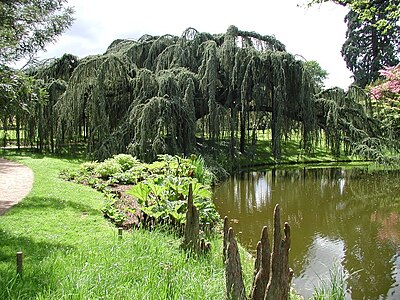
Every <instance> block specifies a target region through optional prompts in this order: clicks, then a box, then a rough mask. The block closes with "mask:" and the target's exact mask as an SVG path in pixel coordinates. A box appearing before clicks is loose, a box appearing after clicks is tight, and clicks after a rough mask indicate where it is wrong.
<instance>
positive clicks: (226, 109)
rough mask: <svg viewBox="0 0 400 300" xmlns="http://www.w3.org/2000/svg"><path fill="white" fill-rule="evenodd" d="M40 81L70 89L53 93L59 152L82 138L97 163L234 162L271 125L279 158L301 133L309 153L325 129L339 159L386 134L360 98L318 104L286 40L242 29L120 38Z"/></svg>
mask: <svg viewBox="0 0 400 300" xmlns="http://www.w3.org/2000/svg"><path fill="white" fill-rule="evenodd" d="M36 74H37V75H36V76H37V77H38V78H43V79H44V80H45V81H46V82H48V83H51V82H57V81H60V80H61V81H62V82H64V83H65V85H63V86H65V92H64V93H63V94H62V95H61V96H60V89H56V91H57V92H56V93H55V95H53V93H52V92H51V90H49V97H50V98H52V99H53V100H52V103H54V115H55V116H56V118H54V119H53V120H54V122H56V125H57V131H56V132H57V133H56V142H57V145H58V146H61V145H63V144H65V143H69V142H74V141H82V140H83V141H85V142H86V145H87V150H88V152H89V154H90V155H92V156H93V157H94V158H97V159H102V158H106V157H109V156H111V155H113V154H115V153H120V152H129V153H131V154H133V155H136V156H138V157H139V158H141V159H145V160H151V159H153V158H154V157H155V156H156V155H157V154H159V153H183V154H186V155H187V154H189V153H191V152H192V151H196V150H199V148H200V147H203V148H205V146H207V151H208V152H214V153H215V152H216V151H218V150H219V147H226V148H227V149H228V150H229V153H230V154H231V155H235V154H237V153H238V152H244V151H246V147H247V146H248V144H249V143H253V144H254V143H255V142H256V141H257V132H258V129H260V128H261V127H262V126H263V124H265V120H267V124H266V126H267V127H268V128H270V130H271V132H272V142H271V143H272V151H273V156H274V158H275V159H276V160H277V161H279V160H280V157H281V140H282V139H283V138H284V137H288V136H290V134H291V133H292V132H294V131H295V132H298V133H300V134H301V137H302V146H303V147H304V148H306V149H308V150H309V149H312V147H313V145H314V143H315V141H316V138H317V137H318V136H319V134H318V133H319V132H320V130H319V129H321V128H322V130H325V132H326V134H327V135H326V136H327V138H328V140H329V141H330V142H331V146H332V149H334V151H335V152H336V153H338V152H339V150H340V148H341V147H340V146H341V145H342V143H346V145H348V147H347V149H354V148H355V147H353V146H352V145H353V144H354V143H355V144H356V145H358V144H359V143H360V142H364V139H366V138H370V137H371V136H372V137H374V138H377V137H379V135H378V133H377V131H375V130H374V129H372V128H375V127H373V125H371V124H373V121H372V119H370V118H369V117H368V116H367V115H366V113H365V110H364V106H362V105H359V104H358V102H357V101H359V94H360V93H351V92H348V93H344V92H338V91H328V92H326V93H324V94H319V95H318V98H319V99H316V98H315V91H316V89H315V85H314V82H313V80H312V77H311V75H310V73H309V72H307V71H306V69H305V67H304V63H303V62H302V61H299V60H296V59H295V57H294V56H293V55H291V54H289V53H287V52H286V51H285V46H284V45H283V44H282V43H281V42H279V41H278V40H276V39H275V38H274V37H272V36H263V35H260V34H258V33H255V32H247V31H240V30H239V29H238V28H236V27H234V26H231V27H229V28H228V30H227V32H226V33H225V34H214V35H212V34H209V33H200V32H198V31H196V30H195V29H193V28H189V29H187V30H186V31H184V32H183V34H182V36H180V37H178V36H172V35H163V36H150V35H144V36H142V37H141V38H140V39H139V40H137V41H133V40H116V41H114V42H113V43H112V44H111V45H110V46H109V48H108V49H107V51H106V52H105V53H104V54H103V55H97V56H89V57H86V58H84V59H82V60H80V61H79V62H77V63H76V58H75V57H73V56H70V55H65V56H64V57H62V58H61V59H59V60H56V61H54V62H52V63H51V64H48V65H45V66H44V67H42V68H38V70H37V71H36ZM355 96H357V97H355ZM53 97H54V98H53ZM350 102H351V103H350ZM349 110H350V111H351V112H352V114H350V115H346V117H343V115H345V114H346V113H347V111H349ZM360 118H363V119H362V121H360ZM353 119H355V120H357V122H355V123H352V122H353ZM332 124H334V126H332ZM350 125H351V126H352V127H351V128H350V129H349V128H348V127H349V126H350ZM361 132H362V133H361ZM341 134H345V135H346V134H347V135H348V136H346V137H342V136H341ZM338 136H340V137H341V138H339V139H338V138H337V137H338ZM224 149H225V148H224Z"/></svg>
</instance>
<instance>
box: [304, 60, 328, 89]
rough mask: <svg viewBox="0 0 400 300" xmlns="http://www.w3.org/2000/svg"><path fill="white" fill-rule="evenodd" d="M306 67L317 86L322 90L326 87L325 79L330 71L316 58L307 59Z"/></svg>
mask: <svg viewBox="0 0 400 300" xmlns="http://www.w3.org/2000/svg"><path fill="white" fill-rule="evenodd" d="M304 68H305V70H306V71H307V72H308V73H309V74H310V76H311V78H312V80H313V81H314V83H315V85H316V87H317V88H318V89H319V90H321V89H322V88H323V87H324V80H325V79H326V78H327V77H328V75H329V73H328V72H327V71H326V70H324V69H322V68H321V66H320V65H319V63H318V62H317V61H315V60H307V61H305V62H304Z"/></svg>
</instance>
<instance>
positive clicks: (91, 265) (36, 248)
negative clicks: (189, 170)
mask: <svg viewBox="0 0 400 300" xmlns="http://www.w3.org/2000/svg"><path fill="white" fill-rule="evenodd" d="M0 156H3V157H5V158H9V159H13V160H16V161H19V162H21V163H23V164H25V165H27V166H28V167H30V168H31V169H32V170H33V172H34V176H35V179H34V184H33V190H32V191H31V193H30V194H29V195H28V196H27V197H26V198H25V199H24V200H23V201H22V202H21V203H19V204H18V205H17V206H15V207H14V208H12V209H11V210H9V211H8V212H7V213H6V214H5V215H3V216H1V217H0V299H223V298H224V290H225V287H224V286H225V276H224V270H223V263H222V258H221V256H222V255H221V249H222V248H221V238H220V237H219V236H215V237H211V243H212V249H213V250H212V252H211V253H210V254H208V255H206V256H202V257H195V256H191V255H188V254H186V253H185V252H183V251H182V250H181V249H180V248H179V245H180V241H181V240H180V238H179V237H177V236H175V235H174V234H173V233H168V232H165V231H160V230H154V231H147V230H135V231H133V232H124V235H123V238H122V239H121V240H120V239H118V235H117V230H116V228H115V227H114V226H113V225H111V224H110V223H109V222H108V221H107V220H105V219H104V218H103V216H102V213H101V207H102V205H103V201H104V199H103V195H102V194H101V193H99V192H96V191H95V190H93V189H91V188H89V187H86V186H83V185H78V184H74V183H71V182H66V181H63V180H62V179H60V178H59V177H58V174H59V172H60V171H61V170H62V169H65V168H74V167H78V165H79V164H80V163H81V161H78V160H75V159H66V158H55V157H45V156H39V155H33V154H26V155H22V154H20V155H13V154H12V152H6V151H4V152H3V153H2V152H0ZM17 251H22V252H23V253H24V266H23V276H22V277H19V276H17V275H16V252H17ZM242 254H243V253H242ZM243 260H244V261H245V263H244V271H245V274H246V282H247V286H249V284H250V283H251V282H250V281H251V276H252V270H251V268H252V262H251V260H246V259H243V255H242V261H243Z"/></svg>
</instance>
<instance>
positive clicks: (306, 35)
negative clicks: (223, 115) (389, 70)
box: [38, 0, 352, 88]
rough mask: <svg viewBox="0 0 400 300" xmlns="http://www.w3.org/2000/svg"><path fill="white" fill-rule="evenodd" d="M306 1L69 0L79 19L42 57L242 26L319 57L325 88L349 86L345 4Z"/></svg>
mask: <svg viewBox="0 0 400 300" xmlns="http://www.w3.org/2000/svg"><path fill="white" fill-rule="evenodd" d="M304 3H305V0H261V1H259V0H241V1H237V0H230V1H226V0H219V1H218V0H198V1H191V0H186V1H185V0H169V1H166V0H140V1H137V0H136V1H135V0H113V1H110V0H84V1H83V0H69V1H68V4H67V5H68V6H73V7H74V8H75V14H74V16H75V22H74V23H73V25H72V26H71V28H69V30H67V31H66V32H65V33H64V34H63V35H62V36H61V37H60V38H59V39H58V41H57V42H56V43H54V44H52V45H49V46H48V47H47V51H46V52H44V53H39V55H38V56H39V59H44V58H52V57H60V56H62V55H63V54H64V53H71V54H74V55H77V56H78V57H85V56H87V55H93V54H101V53H104V52H105V51H106V49H107V47H108V46H109V45H110V44H111V42H112V41H113V40H116V39H120V38H129V39H134V40H136V39H138V38H140V37H141V36H142V35H144V34H150V35H163V34H172V35H181V34H182V32H183V31H184V30H185V29H187V28H188V27H193V28H195V29H197V30H198V31H200V32H209V33H212V34H214V33H225V32H226V30H227V29H228V27H229V26H230V25H235V26H236V27H238V28H239V29H240V30H245V31H255V32H258V33H260V34H262V35H273V36H275V37H276V38H277V39H278V40H279V41H281V42H282V43H283V44H285V45H286V50H287V51H288V52H290V53H292V54H296V55H300V56H302V57H303V58H304V59H306V60H315V61H317V62H318V63H319V64H320V65H321V67H322V68H323V69H324V70H326V71H327V72H328V73H329V77H328V79H327V80H326V81H325V87H327V88H329V87H333V86H339V87H342V88H347V87H348V86H349V85H350V84H351V82H352V79H351V75H352V74H351V72H350V71H349V70H347V68H346V64H345V62H344V60H343V58H342V56H341V54H340V50H341V47H342V44H343V43H344V41H345V34H346V24H345V23H344V16H345V15H346V13H347V10H346V9H345V8H344V7H341V6H338V5H335V4H332V3H324V4H322V5H315V6H314V7H311V8H305V7H299V6H298V5H299V4H300V5H302V4H304Z"/></svg>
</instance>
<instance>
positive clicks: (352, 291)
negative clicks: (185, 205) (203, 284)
mask: <svg viewBox="0 0 400 300" xmlns="http://www.w3.org/2000/svg"><path fill="white" fill-rule="evenodd" d="M214 203H215V205H216V207H217V209H218V211H219V213H220V214H221V216H228V218H229V220H230V225H231V226H232V227H233V229H234V230H235V233H236V236H237V238H238V240H239V242H240V243H241V244H242V245H243V246H244V247H246V248H247V249H248V250H249V251H250V252H251V253H253V254H254V251H255V249H256V245H257V242H258V240H259V238H260V234H261V229H262V227H263V226H268V228H269V233H270V236H271V235H272V232H271V230H272V215H273V209H274V207H275V205H276V204H279V205H280V207H281V221H282V222H284V221H287V222H289V224H290V226H291V233H292V234H291V236H292V244H291V251H290V266H291V268H292V269H293V270H294V278H293V281H292V285H293V286H294V288H295V289H296V290H297V292H298V293H299V294H301V295H303V296H304V297H305V298H306V299H307V297H310V296H311V295H312V293H313V290H314V288H315V287H316V286H318V285H319V284H320V282H321V281H324V282H327V280H328V278H329V277H331V276H332V274H339V273H342V274H344V277H345V278H346V287H347V295H346V299H400V173H399V172H395V171H391V172H389V171H381V172H368V170H366V169H360V168H344V167H334V168H331V167H330V168H314V169H307V168H302V169H274V170H268V171H263V172H248V173H242V174H238V175H234V176H232V177H230V178H229V179H228V180H227V181H225V182H223V183H222V184H221V185H219V186H218V187H216V188H215V190H214ZM330 270H332V271H330Z"/></svg>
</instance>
